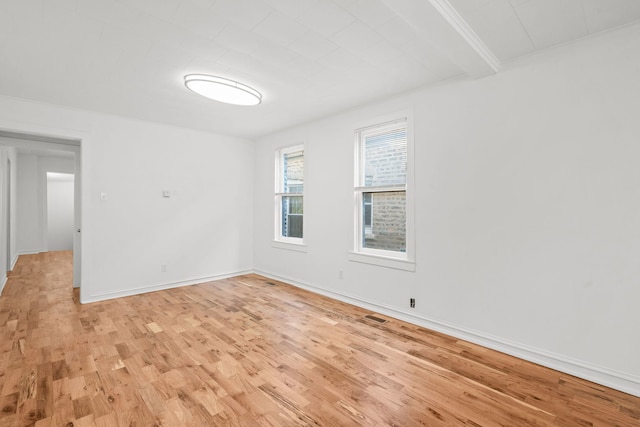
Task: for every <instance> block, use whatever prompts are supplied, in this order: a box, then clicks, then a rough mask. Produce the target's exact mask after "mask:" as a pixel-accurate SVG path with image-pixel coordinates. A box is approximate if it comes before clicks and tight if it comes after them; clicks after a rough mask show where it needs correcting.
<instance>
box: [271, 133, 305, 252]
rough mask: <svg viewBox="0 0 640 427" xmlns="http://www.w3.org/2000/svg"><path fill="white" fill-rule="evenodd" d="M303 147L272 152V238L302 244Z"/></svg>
mask: <svg viewBox="0 0 640 427" xmlns="http://www.w3.org/2000/svg"><path fill="white" fill-rule="evenodd" d="M303 193H304V147H303V146H302V145H298V146H295V147H289V148H285V149H282V150H278V151H277V152H276V192H275V209H276V215H275V217H276V225H275V238H276V240H278V241H282V242H288V243H298V244H300V243H302V238H303V235H304V227H303V218H304V209H303V208H304V201H303Z"/></svg>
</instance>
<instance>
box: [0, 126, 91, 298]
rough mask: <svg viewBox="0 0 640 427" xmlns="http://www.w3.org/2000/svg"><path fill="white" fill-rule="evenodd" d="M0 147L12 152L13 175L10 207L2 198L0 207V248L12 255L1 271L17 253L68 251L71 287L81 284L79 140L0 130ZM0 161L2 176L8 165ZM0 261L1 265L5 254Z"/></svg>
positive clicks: (9, 265)
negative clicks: (70, 263) (71, 270)
mask: <svg viewBox="0 0 640 427" xmlns="http://www.w3.org/2000/svg"><path fill="white" fill-rule="evenodd" d="M1 150H4V151H7V152H8V153H10V154H11V177H12V178H11V179H12V180H13V184H12V196H11V200H10V202H11V204H12V207H11V208H10V209H6V207H5V205H6V204H5V203H4V198H3V199H2V200H3V202H2V203H3V206H2V209H0V215H2V222H1V224H2V227H1V228H0V230H1V231H2V233H1V234H2V235H3V237H4V236H5V235H6V236H8V237H7V239H6V247H7V249H6V250H5V249H4V246H5V245H4V244H2V245H0V248H1V249H2V255H4V253H5V252H6V253H7V259H9V258H11V259H13V261H12V262H11V263H9V262H8V261H7V262H6V264H7V266H8V267H9V268H7V269H6V270H10V269H11V268H10V267H11V264H15V263H16V261H17V260H18V257H19V256H20V255H30V254H41V253H49V252H54V251H67V252H68V253H69V256H70V257H71V256H72V259H73V286H74V287H80V264H81V263H80V255H81V253H80V243H81V239H80V232H79V231H80V223H81V222H80V221H81V218H80V215H81V203H80V188H81V187H80V141H79V140H67V139H61V138H54V137H45V136H37V135H30V134H19V133H14V132H7V131H2V130H0V151H1ZM5 157H6V155H5ZM0 166H2V169H3V170H2V176H3V177H4V176H6V175H5V172H6V169H7V166H6V165H5V163H4V162H3V163H2V164H1V165H0ZM3 181H6V178H5V179H4V180H3ZM2 184H4V182H3V183H0V186H2ZM5 224H10V225H9V226H8V231H5V229H4V225H5ZM4 241H5V240H4V239H3V242H4ZM0 261H1V262H0V264H5V260H4V256H2V259H0ZM0 267H1V265H0ZM2 273H4V271H2ZM2 276H3V279H4V281H6V278H7V276H6V275H4V274H3V275H2Z"/></svg>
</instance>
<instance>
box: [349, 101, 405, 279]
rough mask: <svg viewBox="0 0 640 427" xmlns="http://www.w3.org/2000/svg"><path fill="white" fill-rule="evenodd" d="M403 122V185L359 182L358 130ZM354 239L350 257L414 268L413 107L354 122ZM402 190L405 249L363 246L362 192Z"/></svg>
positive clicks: (395, 266)
mask: <svg viewBox="0 0 640 427" xmlns="http://www.w3.org/2000/svg"><path fill="white" fill-rule="evenodd" d="M402 122H404V124H405V126H406V132H407V175H406V182H405V184H404V185H390V186H376V187H365V186H364V183H363V182H361V177H362V174H361V167H363V162H362V161H361V160H362V156H363V155H364V153H363V152H362V149H361V146H362V145H361V134H362V132H364V131H369V130H373V129H380V130H383V129H384V128H389V129H391V128H393V127H395V126H397V125H398V124H399V123H402ZM354 129H355V131H354V197H353V198H354V221H353V223H354V233H353V235H354V241H353V250H352V251H351V252H350V253H349V260H350V261H355V262H362V263H367V264H373V265H378V266H382V267H389V268H395V269H400V270H407V271H415V249H414V248H415V239H414V235H415V231H414V230H415V229H414V213H413V212H414V196H413V194H414V193H413V186H414V167H413V158H414V155H413V154H414V148H413V146H414V144H413V139H414V138H413V114H412V111H403V112H399V113H395V114H391V115H387V116H384V117H378V118H375V119H372V120H368V121H365V122H361V123H358V124H357V125H356V126H354ZM385 191H404V192H405V203H406V205H405V209H406V218H405V221H406V236H405V239H406V240H405V244H406V247H405V252H399V251H391V250H383V249H373V248H365V247H363V242H362V236H363V231H364V232H369V233H370V231H367V230H366V227H365V225H364V220H363V218H364V215H363V214H364V213H363V195H364V193H365V192H366V193H370V192H385Z"/></svg>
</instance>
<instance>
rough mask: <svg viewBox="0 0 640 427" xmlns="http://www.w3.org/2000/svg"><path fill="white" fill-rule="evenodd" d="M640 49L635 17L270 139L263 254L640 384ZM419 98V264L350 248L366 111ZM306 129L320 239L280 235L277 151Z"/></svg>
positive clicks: (393, 304) (417, 315)
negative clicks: (294, 246)
mask: <svg viewBox="0 0 640 427" xmlns="http://www.w3.org/2000/svg"><path fill="white" fill-rule="evenodd" d="M639 51H640V26H634V27H629V28H625V29H622V30H620V31H618V32H612V33H608V34H605V35H602V36H600V37H594V38H591V39H588V40H584V41H582V42H580V43H577V44H573V45H570V46H565V47H560V48H557V49H554V50H549V51H546V52H544V53H542V54H538V55H535V56H530V57H528V58H525V59H523V60H521V61H519V62H517V63H513V64H510V65H507V66H505V68H504V69H503V70H502V71H501V72H500V73H499V74H497V75H494V76H490V77H486V78H484V79H480V80H475V81H459V82H452V83H449V84H446V85H442V86H440V87H435V88H431V89H425V90H420V91H416V92H413V93H408V94H406V95H405V96H401V97H398V98H395V99H392V100H387V101H385V102H381V103H378V104H375V105H371V106H368V107H366V108H361V109H358V110H355V111H351V112H348V113H344V114H341V115H338V116H335V117H332V118H328V119H326V120H322V121H317V122H314V123H310V124H307V125H303V126H300V127H297V128H295V129H291V130H288V131H284V132H281V133H278V134H275V135H271V136H269V137H265V138H262V139H260V140H259V141H258V145H257V147H256V166H255V169H256V174H255V245H254V247H255V255H254V263H255V268H256V270H257V271H258V272H262V273H266V274H268V275H270V276H273V277H278V278H284V279H286V280H289V281H292V282H294V283H297V284H298V285H300V286H303V287H308V288H312V289H314V290H316V291H319V292H322V293H326V294H330V295H332V296H337V297H339V298H341V299H344V300H348V301H351V302H356V303H357V304H360V305H362V306H366V307H370V308H373V309H376V310H379V311H381V312H384V313H388V314H392V315H395V316H398V317H401V318H404V319H408V320H410V321H413V322H415V323H418V324H422V325H426V326H429V327H432V328H436V329H439V330H442V331H445V332H448V333H451V334H453V335H456V336H459V337H463V338H466V339H470V340H473V341H476V342H479V343H482V344H485V345H488V346H490V347H493V348H497V349H501V350H503V351H506V352H508V353H511V354H515V355H518V356H521V357H524V358H527V359H530V360H534V361H537V362H539V363H543V364H546V365H548V366H552V367H555V368H557V369H560V370H563V371H565V372H571V373H574V374H576V375H578V376H582V377H585V378H588V379H591V380H594V381H596V382H600V383H604V384H607V385H610V386H613V387H616V388H619V389H622V390H626V391H628V392H631V393H634V394H636V395H640V364H638V358H639V357H640V341H639V340H637V339H636V337H637V336H638V332H637V328H638V325H639V324H640V310H638V309H637V301H640V263H639V262H638V260H639V259H640V191H638V183H640V167H638V159H639V158H640V144H638V135H640V120H638V99H640V78H639V74H638V70H639V69H640V56H638V55H636V54H635V52H639ZM632 53H633V54H632ZM403 109H412V110H413V112H414V117H415V135H414V136H415V159H414V162H415V167H416V174H415V178H416V185H415V202H416V205H415V218H416V230H415V236H416V271H415V272H407V271H399V270H394V269H390V268H383V267H377V266H373V265H368V264H361V263H356V262H350V261H348V258H347V254H348V252H349V251H350V250H353V248H352V242H353V237H352V236H353V225H352V222H353V206H352V203H353V187H352V186H353V152H354V149H353V140H354V137H353V131H354V126H355V124H356V123H358V122H360V121H362V120H367V119H370V118H372V117H376V116H379V115H384V114H389V113H393V112H395V111H399V110H403ZM300 142H305V143H306V152H305V162H306V167H307V178H306V182H305V242H306V243H307V244H308V252H307V253H301V252H294V251H288V250H282V249H278V248H274V247H272V245H271V240H272V236H273V230H272V227H273V212H274V209H273V173H274V171H273V168H274V162H273V156H274V155H273V152H274V149H276V147H281V146H286V145H291V144H297V143H300ZM341 269H342V270H344V279H339V278H338V271H339V270H341ZM411 297H414V298H416V308H415V309H410V308H409V298H411Z"/></svg>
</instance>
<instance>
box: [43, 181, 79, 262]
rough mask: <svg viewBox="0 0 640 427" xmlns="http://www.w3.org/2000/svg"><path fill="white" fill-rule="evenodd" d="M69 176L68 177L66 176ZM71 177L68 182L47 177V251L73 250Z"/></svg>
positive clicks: (72, 189)
mask: <svg viewBox="0 0 640 427" xmlns="http://www.w3.org/2000/svg"><path fill="white" fill-rule="evenodd" d="M68 176H69V175H68ZM73 191H74V182H73V177H72V176H71V179H69V180H60V179H59V178H56V177H54V178H51V177H50V176H49V175H47V249H48V250H49V251H70V250H72V249H73V233H74V225H73V207H74V205H73Z"/></svg>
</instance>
